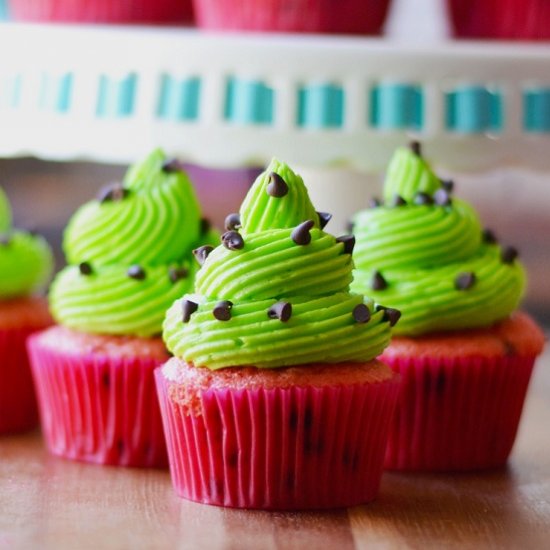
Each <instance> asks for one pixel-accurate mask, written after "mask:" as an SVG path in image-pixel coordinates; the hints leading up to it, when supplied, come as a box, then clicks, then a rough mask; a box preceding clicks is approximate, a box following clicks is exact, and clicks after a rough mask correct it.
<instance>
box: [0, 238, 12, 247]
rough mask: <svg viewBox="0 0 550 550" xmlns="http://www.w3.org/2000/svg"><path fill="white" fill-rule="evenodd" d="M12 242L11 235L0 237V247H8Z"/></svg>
mask: <svg viewBox="0 0 550 550" xmlns="http://www.w3.org/2000/svg"><path fill="white" fill-rule="evenodd" d="M10 242H11V237H10V236H9V235H0V245H2V246H8V245H9V244H10Z"/></svg>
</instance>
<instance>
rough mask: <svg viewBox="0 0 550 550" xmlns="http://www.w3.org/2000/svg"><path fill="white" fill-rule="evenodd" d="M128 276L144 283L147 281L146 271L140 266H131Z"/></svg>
mask: <svg viewBox="0 0 550 550" xmlns="http://www.w3.org/2000/svg"><path fill="white" fill-rule="evenodd" d="M126 275H128V277H130V278H131V279H136V280H138V281H143V279H145V270H144V269H143V268H142V267H141V266H140V265H137V264H135V265H131V266H130V267H129V268H128V271H127V272H126Z"/></svg>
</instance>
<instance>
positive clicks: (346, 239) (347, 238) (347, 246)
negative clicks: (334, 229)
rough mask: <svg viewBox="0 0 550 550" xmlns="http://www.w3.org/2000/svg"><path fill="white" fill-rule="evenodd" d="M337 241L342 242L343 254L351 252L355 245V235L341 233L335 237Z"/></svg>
mask: <svg viewBox="0 0 550 550" xmlns="http://www.w3.org/2000/svg"><path fill="white" fill-rule="evenodd" d="M336 242H337V243H344V254H352V253H353V248H354V247H355V235H342V236H341V237H337V239H336Z"/></svg>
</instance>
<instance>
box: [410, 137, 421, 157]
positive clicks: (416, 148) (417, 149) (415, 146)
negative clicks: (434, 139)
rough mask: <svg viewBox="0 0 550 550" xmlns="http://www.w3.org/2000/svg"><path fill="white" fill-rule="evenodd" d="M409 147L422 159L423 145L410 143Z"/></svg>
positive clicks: (416, 142) (417, 142)
mask: <svg viewBox="0 0 550 550" xmlns="http://www.w3.org/2000/svg"><path fill="white" fill-rule="evenodd" d="M409 147H410V148H411V151H412V152H413V153H414V154H415V155H416V156H417V157H421V156H422V145H421V144H420V142H419V141H416V140H414V141H411V142H410V143H409Z"/></svg>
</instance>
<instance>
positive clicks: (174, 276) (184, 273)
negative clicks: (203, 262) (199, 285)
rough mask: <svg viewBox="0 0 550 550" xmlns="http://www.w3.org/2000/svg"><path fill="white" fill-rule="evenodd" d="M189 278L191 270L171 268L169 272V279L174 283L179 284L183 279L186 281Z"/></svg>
mask: <svg viewBox="0 0 550 550" xmlns="http://www.w3.org/2000/svg"><path fill="white" fill-rule="evenodd" d="M188 276H189V270H188V269H186V268H185V267H171V268H170V269H169V270H168V278H169V279H170V281H172V282H173V283H177V282H178V281H180V280H181V279H186V278H187V277H188Z"/></svg>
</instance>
